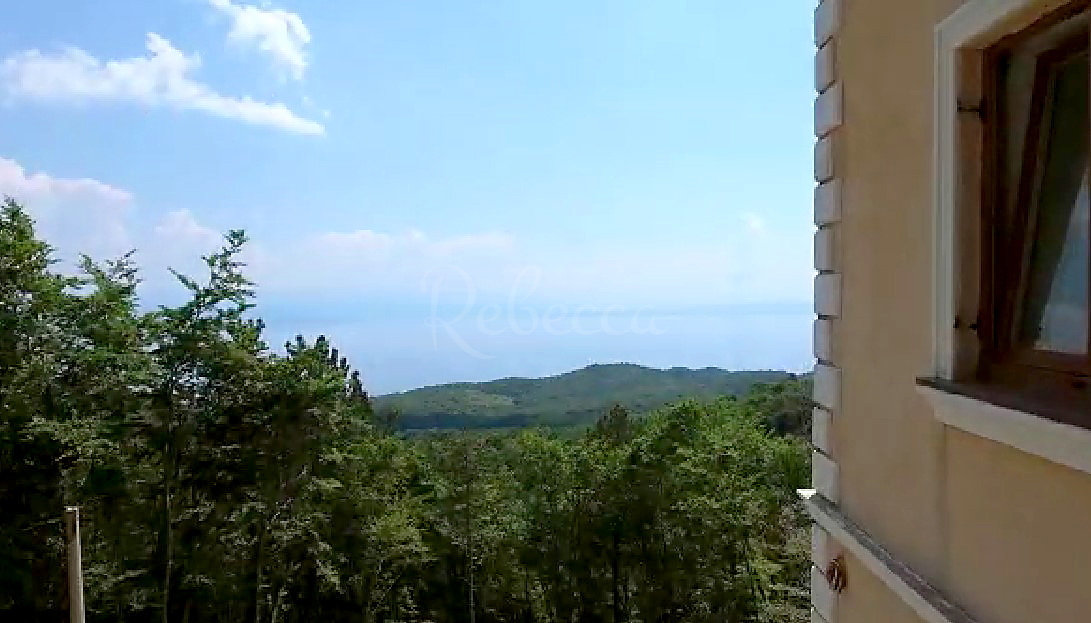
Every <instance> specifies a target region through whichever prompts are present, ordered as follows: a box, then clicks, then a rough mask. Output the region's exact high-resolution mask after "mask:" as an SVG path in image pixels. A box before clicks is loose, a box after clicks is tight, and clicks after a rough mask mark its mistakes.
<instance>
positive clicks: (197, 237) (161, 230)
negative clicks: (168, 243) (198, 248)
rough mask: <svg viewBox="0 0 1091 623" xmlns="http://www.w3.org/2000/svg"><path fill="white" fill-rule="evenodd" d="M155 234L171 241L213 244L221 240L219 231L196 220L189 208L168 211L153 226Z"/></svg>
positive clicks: (203, 244)
mask: <svg viewBox="0 0 1091 623" xmlns="http://www.w3.org/2000/svg"><path fill="white" fill-rule="evenodd" d="M155 234H156V235H157V236H162V237H164V238H168V239H170V240H172V241H177V242H183V241H184V242H186V243H188V244H197V245H202V246H213V245H216V244H217V243H219V242H220V241H221V240H222V237H221V236H220V233H219V232H217V231H216V230H214V229H212V228H210V227H205V226H204V225H201V224H200V223H198V222H197V219H195V218H194V217H193V213H192V212H190V211H189V210H177V211H175V212H168V213H167V214H166V215H165V216H164V217H163V218H162V219H161V220H160V221H159V223H158V224H157V225H156V226H155Z"/></svg>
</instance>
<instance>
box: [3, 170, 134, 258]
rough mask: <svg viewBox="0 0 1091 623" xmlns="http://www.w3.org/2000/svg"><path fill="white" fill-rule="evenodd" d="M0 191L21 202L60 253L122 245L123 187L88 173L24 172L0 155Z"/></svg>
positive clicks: (127, 202) (116, 249) (99, 252)
mask: <svg viewBox="0 0 1091 623" xmlns="http://www.w3.org/2000/svg"><path fill="white" fill-rule="evenodd" d="M0 196H10V197H12V198H14V199H15V200H16V201H18V202H19V203H20V204H21V205H23V207H24V208H26V210H27V212H28V213H30V215H31V216H32V217H34V219H35V221H36V222H37V226H38V231H39V232H40V234H41V235H42V236H43V237H44V238H45V239H46V240H48V241H49V242H50V243H51V244H53V245H55V246H56V247H57V250H58V253H59V255H60V257H62V258H65V259H69V260H71V259H73V258H75V257H76V256H77V254H78V253H87V254H89V255H93V256H98V257H102V256H113V255H118V254H120V253H124V252H125V251H127V250H128V245H129V244H130V242H131V241H130V237H129V233H128V231H127V229H126V227H125V219H126V218H127V216H128V212H129V208H130V206H131V204H132V195H131V194H130V193H129V192H128V191H126V190H123V189H120V188H117V187H114V186H111V185H109V184H106V183H103V182H100V181H98V180H94V179H89V178H63V177H54V176H52V175H50V174H48V173H43V172H36V173H30V172H28V171H27V170H26V169H25V168H24V167H23V166H22V165H20V164H19V163H18V162H16V161H14V160H10V159H8V158H3V157H0Z"/></svg>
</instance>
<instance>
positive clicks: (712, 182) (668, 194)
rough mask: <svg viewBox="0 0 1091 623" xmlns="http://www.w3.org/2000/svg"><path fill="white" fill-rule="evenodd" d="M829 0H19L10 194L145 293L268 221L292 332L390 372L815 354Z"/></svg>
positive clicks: (4, 90) (9, 39)
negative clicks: (814, 167)
mask: <svg viewBox="0 0 1091 623" xmlns="http://www.w3.org/2000/svg"><path fill="white" fill-rule="evenodd" d="M812 6H813V2H801V1H799V0H793V1H788V0H771V1H769V2H762V3H732V2H722V1H713V0H708V1H700V2H681V1H678V0H673V1H666V0H663V1H659V2H645V1H639V0H627V1H624V2H622V1H614V0H605V1H599V2H569V1H567V0H563V1H556V0H555V1H554V2H548V3H547V2H537V3H528V2H520V1H509V2H495V1H481V2H478V1H473V0H466V1H463V2H457V3H456V2H391V1H382V2H380V1H374V0H366V1H363V2H319V1H317V0H285V1H283V2H279V3H273V4H252V5H251V4H247V1H246V0H237V1H236V0H163V1H161V2H154V3H134V2H131V1H129V0H125V1H122V0H104V1H100V2H95V3H87V2H82V1H75V0H63V1H62V0H41V1H40V2H35V3H15V4H13V5H12V6H9V7H6V8H5V19H4V20H3V22H2V23H0V193H7V194H11V195H13V196H15V197H16V198H18V199H20V200H21V201H22V202H24V203H25V204H26V205H27V206H28V208H29V209H30V210H31V211H32V213H34V215H35V216H36V218H37V219H38V221H39V223H40V226H41V229H42V231H43V232H44V234H45V235H46V236H47V237H48V239H49V240H51V241H52V242H53V243H54V244H55V245H56V246H57V247H58V249H59V250H60V252H61V253H62V255H64V254H66V253H68V254H70V253H74V252H76V251H87V252H90V253H92V254H93V255H96V256H100V257H102V256H109V255H113V254H117V253H120V252H123V251H125V250H127V249H129V248H136V249H138V257H139V259H140V262H141V264H142V266H144V267H145V279H146V283H145V286H144V288H143V294H144V297H145V301H146V302H147V303H148V304H155V303H159V302H163V301H168V300H171V297H172V296H176V294H177V290H176V289H173V288H172V285H171V283H170V279H169V276H168V275H167V273H166V271H165V267H166V266H168V265H169V266H173V267H177V268H181V269H183V270H196V265H195V262H194V258H196V257H197V256H198V255H199V254H201V253H203V252H207V251H208V250H210V249H211V248H213V247H214V246H215V245H216V241H217V238H218V232H222V231H224V230H226V229H229V228H244V229H246V230H247V232H248V233H249V234H250V235H251V237H252V239H253V243H252V245H251V248H250V249H249V251H248V253H247V259H248V261H249V262H250V264H251V272H252V275H253V277H254V278H255V279H256V280H257V281H258V283H259V311H260V312H261V313H262V315H263V316H264V317H265V318H266V319H267V321H268V324H269V327H270V338H271V341H272V342H274V343H277V342H279V341H281V340H282V338H283V337H286V336H289V335H293V334H294V333H296V332H300V331H301V332H305V333H309V334H311V335H314V334H316V333H325V334H327V335H329V336H331V337H332V338H333V339H334V340H335V341H336V342H338V344H339V345H340V346H341V347H342V350H343V351H345V352H347V353H348V354H349V355H350V356H351V357H352V359H353V361H354V362H355V363H356V364H357V365H358V366H359V367H361V368H362V370H363V374H364V377H365V378H366V379H368V382H369V385H370V386H371V388H372V389H373V390H374V391H378V392H386V391H394V390H400V389H406V388H409V387H414V386H418V385H422V384H429V383H437V382H444V381H451V380H473V379H485V378H492V377H496V376H504V375H524V374H533V375H540V374H549V373H555V372H560V371H563V370H565V369H569V368H572V367H576V366H579V365H584V364H586V363H587V362H588V361H634V362H638V363H645V364H648V365H656V366H671V365H687V366H704V365H713V366H722V367H730V368H748V367H788V368H793V369H802V368H805V367H808V366H809V365H810V359H809V350H810V348H809V335H810V329H809V326H810V325H809V319H810V311H809V309H810V300H811V278H812V274H813V273H812V271H811V259H810V256H811V245H812V240H811V235H812V231H813V229H812V225H811V222H810V221H811V219H810V201H811V192H812V186H811V181H810V179H811V166H810V162H811V146H812V139H811V101H812V93H813V85H812V76H813V68H812V67H813V65H812V63H813V60H812V59H813V48H812V44H811V41H812V36H811V19H812ZM547 312H548V315H549V317H550V318H551V323H548V324H547V323H546V316H547ZM611 318H612V319H614V320H613V321H611V320H609V319H611ZM604 319H605V320H604ZM618 319H624V320H623V321H620V320H618ZM651 319H655V320H656V322H657V323H656V324H655V326H654V329H655V330H654V331H651V330H647V329H648V325H642V324H641V323H642V322H645V321H649V322H650V321H651ZM573 320H575V324H573ZM611 322H613V323H612V324H611ZM641 326H644V327H645V328H644V329H643V330H642V329H640V327H641ZM634 327H635V328H634Z"/></svg>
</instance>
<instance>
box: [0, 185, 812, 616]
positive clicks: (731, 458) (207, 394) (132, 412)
mask: <svg viewBox="0 0 1091 623" xmlns="http://www.w3.org/2000/svg"><path fill="white" fill-rule="evenodd" d="M244 243H245V236H244V235H243V234H242V233H241V232H230V233H229V234H228V235H227V236H226V239H225V243H224V246H223V248H222V249H221V250H220V251H219V252H217V253H215V254H212V255H210V256H208V257H207V258H205V264H206V267H207V270H208V274H207V276H205V278H203V279H198V278H194V277H190V276H186V275H180V274H179V275H177V277H178V279H179V282H180V283H181V284H182V285H183V286H184V287H185V288H186V289H187V290H188V291H189V299H188V300H187V301H186V302H185V303H183V304H181V305H178V306H176V307H160V308H158V309H155V310H154V311H150V312H142V311H140V308H139V307H138V305H137V300H136V289H137V284H138V274H137V271H136V268H135V266H134V265H133V264H132V262H131V258H130V257H128V256H125V257H122V258H120V259H118V260H116V261H112V262H106V263H102V264H99V263H95V262H93V261H92V260H90V259H84V261H83V263H82V272H81V274H80V275H79V276H78V277H64V276H61V275H60V274H57V273H55V272H52V268H51V266H52V261H51V250H50V248H49V247H48V246H47V245H46V244H44V243H43V242H41V241H40V240H38V239H37V238H36V237H35V235H34V229H33V224H32V223H31V221H30V219H29V218H27V216H26V214H25V213H24V212H23V210H22V209H21V208H20V207H19V206H18V205H17V204H15V202H13V201H11V200H8V201H6V202H5V204H4V205H3V209H2V210H0V474H3V476H4V477H3V478H2V479H0V507H2V508H3V509H4V513H5V521H4V522H0V620H5V621H6V620H17V621H55V620H59V619H60V618H62V617H63V616H65V615H66V613H65V612H64V610H65V609H66V607H67V604H66V596H65V586H64V577H65V574H64V565H65V557H64V544H63V542H62V539H61V535H62V529H61V509H62V508H63V506H64V505H68V504H76V505H79V506H80V507H81V508H82V517H83V520H84V523H83V549H84V573H85V581H86V597H87V610H88V620H89V621H93V622H97V621H118V622H143V621H162V622H164V623H188V622H189V621H223V622H229V621H230V622H234V621H253V622H256V623H265V622H270V623H272V622H274V621H276V622H293V621H315V620H321V621H329V622H330V623H336V622H339V621H365V622H372V621H375V622H377V621H436V622H445V623H446V622H449V623H462V622H465V621H470V622H473V623H476V622H477V621H481V622H483V623H484V622H490V623H491V622H496V623H500V622H516V621H519V622H524V621H551V622H552V621H577V620H578V621H611V622H621V621H632V622H651V621H693V622H704V621H710V622H711V621H761V622H764V621H803V620H806V618H807V617H806V615H807V604H806V602H807V599H806V593H805V591H804V588H803V587H804V580H805V577H806V571H807V562H806V561H807V547H808V543H809V541H808V539H807V536H806V535H807V522H806V521H805V519H804V517H803V516H802V515H801V513H800V510H799V508H798V506H797V505H796V504H795V503H794V498H793V491H794V489H795V488H797V487H802V486H805V484H806V481H807V478H808V474H809V467H808V460H809V453H808V451H807V447H806V444H805V443H804V442H803V441H801V440H799V439H798V438H797V437H796V436H795V435H796V434H799V433H801V432H802V431H804V430H805V429H806V428H807V427H808V426H809V422H808V420H807V419H806V418H807V416H808V415H809V402H807V400H806V396H807V395H808V392H809V390H808V388H807V385H806V383H807V382H808V381H807V379H788V380H786V381H785V382H782V383H776V384H768V385H758V386H756V387H755V388H754V389H753V391H751V392H750V393H749V394H747V395H746V396H744V397H742V398H735V397H731V396H728V397H723V398H720V399H717V400H706V401H704V402H696V401H685V402H679V403H677V404H674V405H672V406H669V407H666V408H663V409H660V410H658V411H655V412H653V413H651V414H650V415H648V416H647V417H643V418H632V417H630V415H629V412H628V410H627V409H626V408H625V407H623V406H621V405H620V404H617V405H615V406H614V407H613V408H612V409H609V410H607V409H606V408H605V407H604V408H602V409H599V410H598V411H597V413H596V415H595V417H596V418H598V424H597V425H595V426H594V428H593V429H592V430H588V431H587V432H586V433H585V434H581V435H573V436H571V437H570V438H562V437H560V436H558V435H557V434H556V433H554V432H548V431H544V430H535V429H524V430H520V431H517V432H515V433H513V434H507V435H502V436H500V435H493V434H480V433H478V434H456V435H446V436H445V435H434V436H419V437H415V438H411V439H406V438H403V437H399V436H396V435H394V434H393V428H394V423H395V422H396V419H397V417H398V416H397V411H396V409H393V408H391V409H389V410H384V411H383V412H381V413H382V415H376V414H375V413H373V412H372V407H371V401H370V399H369V397H368V395H367V393H366V392H365V391H364V388H363V387H362V385H361V383H360V380H359V375H358V374H357V373H356V372H355V371H353V370H352V369H351V367H350V366H349V363H348V362H347V361H346V360H345V359H344V358H343V357H341V356H340V355H339V353H338V351H337V349H336V348H334V347H333V346H332V345H331V344H330V343H329V341H328V340H326V339H325V338H324V337H318V338H317V339H315V340H314V341H310V340H307V339H305V338H303V337H297V338H296V339H295V340H293V341H290V342H289V343H287V344H285V345H284V351H283V352H282V353H276V352H272V351H270V350H269V349H268V347H267V346H266V344H265V343H264V341H263V340H262V331H263V325H262V323H261V321H260V320H259V319H257V318H255V317H253V316H251V315H250V314H251V311H252V309H253V293H254V291H253V284H251V283H250V282H249V281H248V280H247V279H246V277H245V276H244V274H243V272H242V269H243V266H242V264H241V263H240V262H239V260H238V255H239V253H240V251H241V250H242V248H243V245H244ZM605 368H606V369H597V370H596V369H591V370H585V371H579V372H576V373H572V375H571V378H572V379H575V380H577V381H579V380H580V379H583V382H582V385H583V387H584V389H583V390H576V389H573V392H574V393H573V394H572V395H571V396H564V395H561V394H557V393H555V392H559V391H562V388H561V386H549V384H545V387H544V388H543V386H542V384H541V383H538V382H535V381H526V380H520V379H508V380H503V381H497V382H494V383H493V384H484V385H483V386H481V387H463V388H461V390H460V391H462V392H463V393H462V396H463V398H462V399H461V403H460V404H465V405H471V406H472V408H468V409H467V411H466V415H467V417H474V416H475V414H476V413H477V412H478V411H476V410H475V409H477V410H483V411H486V412H487V411H489V410H490V409H494V408H501V407H503V408H506V407H510V406H512V405H527V404H544V401H546V400H549V399H552V400H557V401H562V402H565V404H566V405H567V406H564V407H561V408H562V409H568V411H565V412H566V413H573V412H580V413H583V412H582V411H579V410H580V409H590V407H589V406H588V405H590V404H592V403H591V402H589V400H591V398H593V397H594V396H599V398H597V399H598V400H601V399H609V397H611V396H617V395H620V394H624V393H625V392H629V393H630V395H637V394H638V393H639V392H640V391H645V390H634V389H632V388H629V389H628V390H627V389H626V385H625V384H626V383H631V382H638V379H639V378H641V377H642V375H644V374H645V369H642V368H636V367H612V366H607V367H605ZM656 374H660V373H656ZM666 374H674V375H676V376H678V377H679V379H682V378H684V377H689V376H691V375H692V374H706V375H708V377H709V381H708V383H707V389H708V392H713V391H718V390H716V388H719V387H722V385H720V384H719V383H721V381H722V379H720V380H716V378H717V374H718V373H713V372H708V371H697V372H696V373H694V372H688V373H681V372H677V371H667V372H666ZM761 378H764V377H763V376H762V374H757V375H754V376H751V377H747V378H745V379H737V380H739V381H740V382H741V383H744V384H745V385H746V386H747V387H749V386H750V385H751V384H753V382H754V381H756V380H761ZM591 379H594V380H593V381H592V380H591ZM691 380H692V379H690V380H679V381H678V382H677V383H676V384H675V385H672V386H671V387H673V388H675V389H672V390H670V391H676V390H677V391H682V389H681V388H683V387H692V384H687V383H690V382H691ZM577 385H580V383H577ZM702 387H705V386H702ZM696 393H697V394H698V395H699V396H702V397H706V398H707V397H709V394H708V393H705V392H704V391H703V390H702V391H698V392H696ZM726 393H732V392H726ZM664 396H665V394H664V393H663V390H655V391H649V392H648V393H647V394H642V395H641V397H640V399H639V400H637V401H636V402H635V403H634V404H637V405H638V406H639V407H640V408H645V407H647V406H648V405H650V404H653V403H654V402H656V401H659V400H662V399H664V398H663V397H664ZM604 397H605V398H604ZM609 404H612V403H607V406H609ZM626 404H628V403H626ZM572 405H579V406H572ZM388 407H389V405H388ZM573 409H575V411H573ZM589 412H590V411H588V413H589ZM600 416H601V417H600ZM580 417H584V416H583V415H581V416H580Z"/></svg>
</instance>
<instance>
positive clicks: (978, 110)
mask: <svg viewBox="0 0 1091 623" xmlns="http://www.w3.org/2000/svg"><path fill="white" fill-rule="evenodd" d="M956 110H958V112H961V113H965V112H968V113H973V114H975V115H977V116H978V118H980V119H984V118H985V102H984V101H979V102H977V103H975V104H973V105H969V104H964V103H962V100H958V103H957V106H956Z"/></svg>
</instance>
